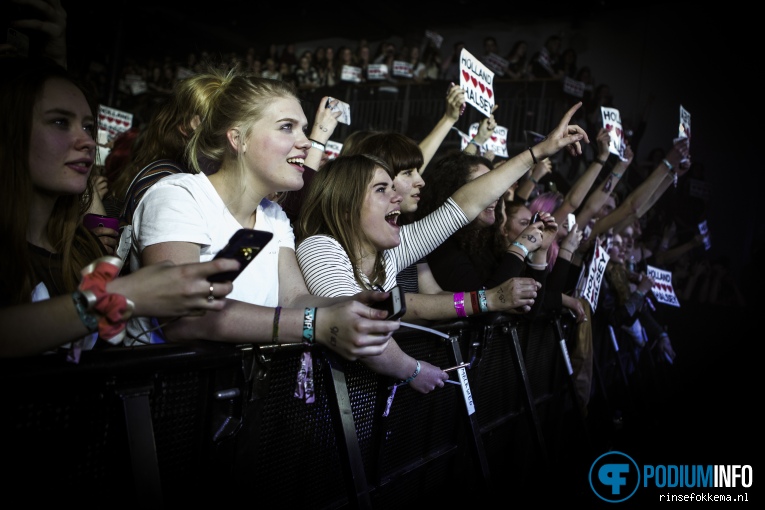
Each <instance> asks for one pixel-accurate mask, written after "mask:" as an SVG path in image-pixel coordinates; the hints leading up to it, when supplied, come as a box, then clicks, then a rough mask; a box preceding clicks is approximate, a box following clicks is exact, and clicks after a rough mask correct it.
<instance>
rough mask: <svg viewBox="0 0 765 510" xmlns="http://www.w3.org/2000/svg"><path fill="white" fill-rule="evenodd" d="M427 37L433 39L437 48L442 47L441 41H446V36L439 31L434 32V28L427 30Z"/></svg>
mask: <svg viewBox="0 0 765 510" xmlns="http://www.w3.org/2000/svg"><path fill="white" fill-rule="evenodd" d="M425 37H427V38H428V39H430V40H431V41H433V44H435V45H436V48H440V47H441V43H443V42H444V37H443V36H442V35H441V34H439V33H437V32H433V31H432V30H426V31H425Z"/></svg>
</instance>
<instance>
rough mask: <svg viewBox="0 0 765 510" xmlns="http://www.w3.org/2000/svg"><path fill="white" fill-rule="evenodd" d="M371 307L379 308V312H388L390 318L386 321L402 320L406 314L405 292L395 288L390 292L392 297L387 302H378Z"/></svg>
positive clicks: (386, 318)
mask: <svg viewBox="0 0 765 510" xmlns="http://www.w3.org/2000/svg"><path fill="white" fill-rule="evenodd" d="M370 306H371V307H372V308H377V309H378V310H387V311H388V316H387V317H385V320H388V321H393V320H396V319H400V318H401V317H402V316H403V315H404V314H405V313H406V300H405V299H404V291H403V290H401V288H400V287H398V286H396V287H393V288H392V289H391V290H390V295H389V296H388V298H387V299H386V300H385V301H376V302H375V303H373V304H372V305H370Z"/></svg>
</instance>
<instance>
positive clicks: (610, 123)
mask: <svg viewBox="0 0 765 510" xmlns="http://www.w3.org/2000/svg"><path fill="white" fill-rule="evenodd" d="M600 112H601V115H602V116H603V127H604V128H606V131H608V137H609V139H610V140H609V142H608V152H610V153H611V154H616V155H617V156H619V158H621V159H624V144H623V143H622V141H623V138H624V133H623V132H622V116H621V114H620V113H619V110H617V109H616V108H609V107H607V106H601V107H600Z"/></svg>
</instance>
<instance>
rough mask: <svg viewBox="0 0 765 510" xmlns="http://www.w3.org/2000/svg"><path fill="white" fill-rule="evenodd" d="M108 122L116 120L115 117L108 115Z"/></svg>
mask: <svg viewBox="0 0 765 510" xmlns="http://www.w3.org/2000/svg"><path fill="white" fill-rule="evenodd" d="M106 121H107V122H114V117H106Z"/></svg>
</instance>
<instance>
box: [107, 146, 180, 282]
mask: <svg viewBox="0 0 765 510" xmlns="http://www.w3.org/2000/svg"><path fill="white" fill-rule="evenodd" d="M182 173H189V171H188V170H186V169H185V168H184V167H182V166H181V165H179V164H178V163H176V162H175V161H173V160H170V159H159V160H157V161H153V162H151V163H149V164H148V165H146V166H145V167H143V168H142V169H141V171H140V172H138V173H137V174H136V176H135V177H133V181H132V182H131V183H130V186H129V187H128V190H127V192H126V193H125V202H124V204H123V205H122V210H121V211H120V216H119V218H120V241H119V244H118V246H117V256H118V257H120V258H121V259H122V262H123V265H122V270H121V271H120V276H124V275H126V274H129V273H130V263H129V261H128V257H129V256H130V248H131V246H132V244H133V225H132V224H133V214H134V213H135V210H136V207H138V203H139V202H140V201H141V199H142V198H143V196H144V194H145V193H146V191H147V190H148V189H149V188H151V187H152V186H153V185H154V183H156V182H157V181H159V180H160V179H162V178H163V177H167V176H168V175H173V174H182Z"/></svg>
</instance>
